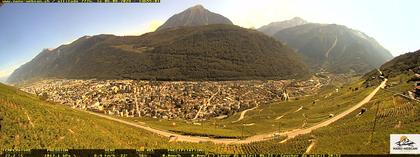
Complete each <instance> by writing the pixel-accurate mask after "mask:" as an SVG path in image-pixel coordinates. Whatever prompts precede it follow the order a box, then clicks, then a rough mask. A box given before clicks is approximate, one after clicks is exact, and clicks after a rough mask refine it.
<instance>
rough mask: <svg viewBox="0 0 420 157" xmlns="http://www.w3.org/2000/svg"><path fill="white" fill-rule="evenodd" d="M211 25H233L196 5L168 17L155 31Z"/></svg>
mask: <svg viewBox="0 0 420 157" xmlns="http://www.w3.org/2000/svg"><path fill="white" fill-rule="evenodd" d="M211 24H228V25H233V23H232V21H230V20H229V19H228V18H226V17H224V16H222V15H219V14H216V13H213V12H210V11H208V10H207V9H205V8H204V7H203V6H202V5H196V6H193V7H191V8H188V9H187V10H185V11H183V12H181V13H178V14H175V15H173V16H172V17H170V18H169V19H168V20H167V21H166V22H165V23H164V24H163V25H162V26H160V27H159V28H158V29H157V31H160V30H164V29H170V28H177V27H188V26H202V25H211Z"/></svg>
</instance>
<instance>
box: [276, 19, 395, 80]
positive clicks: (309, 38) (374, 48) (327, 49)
mask: <svg viewBox="0 0 420 157" xmlns="http://www.w3.org/2000/svg"><path fill="white" fill-rule="evenodd" d="M273 37H274V38H275V39H277V40H279V41H281V42H283V43H285V44H287V45H288V46H290V47H292V48H295V49H297V50H298V52H299V53H300V54H302V55H303V56H304V58H305V61H306V62H308V64H309V65H311V67H312V69H314V70H316V71H318V70H321V71H322V70H326V71H329V72H333V73H348V72H355V73H365V72H368V71H369V70H371V69H374V68H376V67H379V66H380V65H381V64H383V63H385V62H386V61H387V60H389V59H391V58H392V55H391V53H390V52H389V51H388V50H386V49H385V48H383V47H382V46H381V45H380V44H379V43H378V42H377V41H376V40H375V39H373V38H372V37H369V36H367V35H366V34H365V33H362V32H360V31H357V30H353V29H350V28H348V27H346V26H343V25H337V24H317V23H308V24H303V25H299V26H295V27H291V28H286V29H283V30H281V31H279V32H277V33H276V34H274V35H273Z"/></svg>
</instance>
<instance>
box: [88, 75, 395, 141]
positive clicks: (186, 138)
mask: <svg viewBox="0 0 420 157" xmlns="http://www.w3.org/2000/svg"><path fill="white" fill-rule="evenodd" d="M386 82H387V79H385V80H384V81H382V83H381V84H380V85H379V86H378V87H376V88H375V90H373V91H372V92H371V93H370V94H369V95H368V96H367V97H365V98H364V99H363V100H362V101H360V102H359V103H357V104H356V105H354V106H353V107H351V108H349V109H347V110H345V111H344V112H342V113H340V114H338V115H336V116H335V117H332V118H330V119H328V120H326V121H324V122H321V123H319V124H316V125H314V126H312V127H309V128H304V129H295V130H290V131H286V132H283V133H280V135H284V136H287V138H286V139H285V140H284V141H282V142H286V141H287V140H289V139H292V138H294V137H296V136H297V135H301V134H307V133H310V132H311V131H313V130H315V129H318V128H321V127H324V126H327V125H330V124H331V123H333V122H335V121H337V120H339V119H341V118H343V117H344V116H346V115H348V114H350V113H351V112H353V111H355V110H357V109H358V108H360V107H361V106H363V105H364V104H366V103H368V102H369V101H370V100H371V99H372V98H373V96H375V94H376V93H377V92H378V91H379V89H380V88H383V87H385V83H386ZM84 112H87V113H89V114H92V115H96V116H98V117H102V118H105V119H109V120H113V121H116V122H119V123H123V124H126V125H130V126H133V127H136V128H140V129H144V130H147V131H150V132H153V133H156V134H158V135H161V136H165V137H176V141H183V142H213V143H216V144H245V143H251V142H257V141H264V140H269V139H272V138H273V136H274V135H275V134H276V133H277V132H272V133H266V134H259V135H254V136H251V137H248V138H246V139H227V138H226V139H225V138H219V139H215V138H209V137H200V136H185V135H180V134H176V133H171V132H168V131H163V130H158V129H154V128H150V127H148V126H143V125H139V124H136V123H133V122H128V121H124V120H121V119H118V118H114V117H111V116H107V115H104V114H99V113H94V112H89V111H84Z"/></svg>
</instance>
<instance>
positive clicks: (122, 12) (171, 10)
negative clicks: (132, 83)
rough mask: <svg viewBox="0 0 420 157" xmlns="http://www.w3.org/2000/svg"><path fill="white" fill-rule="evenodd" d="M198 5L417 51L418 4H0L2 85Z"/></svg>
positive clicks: (362, 0) (272, 0) (245, 21)
mask: <svg viewBox="0 0 420 157" xmlns="http://www.w3.org/2000/svg"><path fill="white" fill-rule="evenodd" d="M197 4H201V5H203V6H204V7H205V8H207V9H208V10H210V11H212V12H215V13H219V14H221V15H223V16H225V17H227V18H229V19H230V20H231V21H232V22H233V23H234V24H235V25H239V26H241V27H245V28H259V27H261V26H263V25H266V24H269V23H271V22H276V21H283V20H288V19H291V18H293V17H301V18H303V19H305V20H307V21H309V22H315V23H327V24H332V23H335V24H340V25H346V26H347V27H349V28H352V29H356V30H359V31H362V32H364V33H365V34H367V35H369V36H371V37H373V38H375V39H376V40H377V41H378V42H379V43H380V44H381V45H382V46H383V47H385V48H386V49H388V50H389V51H390V52H391V53H392V54H393V55H394V56H398V55H400V54H403V53H406V52H413V51H416V50H418V49H420V45H418V44H419V43H418V42H419V41H420V40H419V39H420V38H419V37H420V14H419V13H418V12H416V10H418V6H420V1H419V0H398V1H397V0H368V1H367V0H264V1H255V0H161V3H155V4H145V3H130V4H123V3H107V4H104V3H102V4H100V3H91V4H36V3H26V4H23V3H21V4H4V5H3V6H1V7H0V28H1V29H0V81H1V79H2V78H3V79H4V78H5V77H7V76H8V75H10V74H11V73H12V72H13V71H14V70H15V69H16V68H18V67H19V66H21V65H22V64H24V63H26V62H28V61H30V60H31V59H32V58H34V57H35V56H36V55H37V54H39V53H40V52H41V51H42V49H45V48H56V47H58V46H60V45H62V44H68V43H71V42H72V41H74V40H76V39H78V38H80V37H82V36H85V35H98V34H115V35H141V34H143V33H146V32H152V31H154V30H155V29H156V28H157V27H159V26H160V25H161V24H163V23H164V22H165V21H166V20H167V19H168V18H169V17H171V16H172V15H174V14H176V13H179V12H181V11H183V10H185V9H187V8H189V7H191V6H194V5H197Z"/></svg>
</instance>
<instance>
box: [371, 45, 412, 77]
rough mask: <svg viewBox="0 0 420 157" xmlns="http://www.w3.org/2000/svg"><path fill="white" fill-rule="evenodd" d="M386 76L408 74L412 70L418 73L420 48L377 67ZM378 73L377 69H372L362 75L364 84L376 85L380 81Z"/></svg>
mask: <svg viewBox="0 0 420 157" xmlns="http://www.w3.org/2000/svg"><path fill="white" fill-rule="evenodd" d="M379 69H380V70H381V71H382V73H383V75H384V76H385V77H386V78H392V77H396V76H398V75H401V74H409V75H410V72H411V71H412V72H414V73H417V74H420V50H417V51H416V52H409V53H406V54H403V55H400V56H398V57H395V58H394V59H392V60H390V61H388V62H386V63H385V64H383V65H382V66H381V67H380V68H379ZM379 75H380V73H379V72H378V71H377V70H372V71H370V72H369V73H367V74H365V75H364V76H363V77H364V79H366V82H365V84H369V85H376V84H378V83H379V82H380V81H381V78H378V77H377V76H379Z"/></svg>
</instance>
